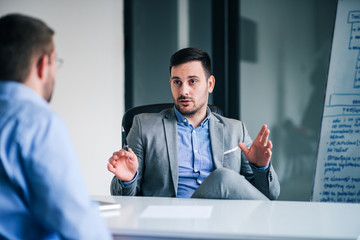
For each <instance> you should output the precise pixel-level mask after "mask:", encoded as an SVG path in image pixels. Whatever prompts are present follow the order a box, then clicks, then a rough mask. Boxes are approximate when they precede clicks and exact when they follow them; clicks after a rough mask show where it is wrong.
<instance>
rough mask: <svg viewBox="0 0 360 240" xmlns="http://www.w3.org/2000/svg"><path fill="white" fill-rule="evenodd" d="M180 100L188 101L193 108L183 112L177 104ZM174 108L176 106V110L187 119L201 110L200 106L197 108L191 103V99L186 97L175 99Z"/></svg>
mask: <svg viewBox="0 0 360 240" xmlns="http://www.w3.org/2000/svg"><path fill="white" fill-rule="evenodd" d="M180 100H188V101H190V102H191V103H193V104H194V106H193V107H192V108H191V109H190V110H187V111H185V110H184V109H182V108H181V107H182V105H181V104H179V101H180ZM175 106H176V109H177V110H178V111H179V112H180V113H181V114H182V115H184V116H187V117H189V116H193V115H195V114H196V113H197V112H199V111H200V109H201V108H202V106H199V107H197V105H196V104H195V103H194V101H193V99H192V98H187V97H184V96H180V97H178V98H177V101H176V103H175Z"/></svg>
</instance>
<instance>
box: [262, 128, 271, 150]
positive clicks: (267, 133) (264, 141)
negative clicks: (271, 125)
mask: <svg viewBox="0 0 360 240" xmlns="http://www.w3.org/2000/svg"><path fill="white" fill-rule="evenodd" d="M269 134H270V130H269V129H266V130H265V132H264V135H263V137H262V139H261V141H260V142H261V144H263V145H264V146H265V147H266V146H267V142H268V140H269Z"/></svg>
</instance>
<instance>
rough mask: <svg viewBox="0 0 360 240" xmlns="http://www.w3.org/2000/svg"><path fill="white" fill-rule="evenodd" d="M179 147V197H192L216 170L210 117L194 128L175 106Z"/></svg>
mask: <svg viewBox="0 0 360 240" xmlns="http://www.w3.org/2000/svg"><path fill="white" fill-rule="evenodd" d="M174 109H175V115H176V118H177V135H178V148H179V156H178V159H179V183H178V190H177V197H180V198H190V197H191V195H192V194H193V193H194V191H195V190H196V189H197V188H198V186H199V185H200V184H201V183H202V182H203V181H204V180H205V178H206V177H207V176H209V174H210V173H211V172H212V171H213V170H214V162H213V158H212V153H211V145H210V133H209V117H210V109H209V108H208V109H207V111H206V114H207V116H206V118H205V119H204V120H203V121H202V122H201V124H200V125H199V126H198V127H197V128H195V129H194V127H193V126H192V125H191V124H190V123H189V121H188V119H187V118H186V117H184V116H183V115H182V114H181V113H180V112H179V111H178V110H177V109H176V108H175V107H174Z"/></svg>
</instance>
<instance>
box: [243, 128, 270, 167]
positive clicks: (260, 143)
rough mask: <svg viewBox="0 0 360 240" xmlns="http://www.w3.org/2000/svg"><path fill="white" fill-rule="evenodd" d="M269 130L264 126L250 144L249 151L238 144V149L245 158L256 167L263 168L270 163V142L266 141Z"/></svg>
mask: <svg viewBox="0 0 360 240" xmlns="http://www.w3.org/2000/svg"><path fill="white" fill-rule="evenodd" d="M269 134H270V130H269V129H268V128H267V126H266V124H264V125H263V126H262V127H261V129H260V132H259V133H258V135H257V136H256V138H255V140H254V142H253V143H252V144H251V146H250V149H248V148H247V147H246V145H245V144H244V143H242V142H239V147H240V149H241V151H243V153H244V155H245V157H246V158H247V159H248V160H249V162H250V163H252V164H253V165H255V166H256V167H265V166H267V165H268V164H269V163H270V159H271V154H272V152H271V149H272V147H273V145H272V142H271V141H270V140H268V138H269Z"/></svg>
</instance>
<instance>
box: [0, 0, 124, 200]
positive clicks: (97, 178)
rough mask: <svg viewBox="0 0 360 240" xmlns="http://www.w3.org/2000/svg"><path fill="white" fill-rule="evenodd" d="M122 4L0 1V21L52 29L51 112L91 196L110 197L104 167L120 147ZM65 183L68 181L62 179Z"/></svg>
mask: <svg viewBox="0 0 360 240" xmlns="http://www.w3.org/2000/svg"><path fill="white" fill-rule="evenodd" d="M122 3H123V1H122V0H102V1H100V0H98V1H95V0H94V1H86V0H77V1H61V0H53V1H45V0H43V1H41V0H32V1H27V0H17V1H5V0H0V15H4V14H7V13H14V12H17V13H24V14H28V15H31V16H34V17H38V18H40V19H42V20H43V21H45V22H46V23H47V24H48V25H49V26H50V27H52V28H53V29H54V30H55V32H56V34H55V45H56V51H57V54H58V56H59V57H61V58H63V59H64V64H63V66H62V67H61V68H60V69H59V70H58V75H57V79H56V85H55V92H54V95H53V100H52V102H51V106H52V108H53V109H54V110H55V111H56V112H57V113H58V114H59V115H60V116H61V117H62V118H63V119H64V121H65V123H66V124H67V126H68V128H69V131H70V134H71V136H72V139H73V142H74V145H75V148H76V150H77V153H78V156H79V161H80V167H81V170H82V175H83V176H84V178H85V181H86V183H87V186H88V190H89V192H90V194H92V195H109V194H110V192H109V184H110V180H111V178H112V174H110V173H109V172H108V171H107V168H106V163H107V160H108V158H109V157H110V155H111V154H112V153H113V152H114V151H115V150H117V149H119V148H120V146H121V140H120V123H121V117H122V114H123V112H124V58H123V56H124V54H123V51H124V50H123V5H122ZM64 177H66V176H64Z"/></svg>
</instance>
